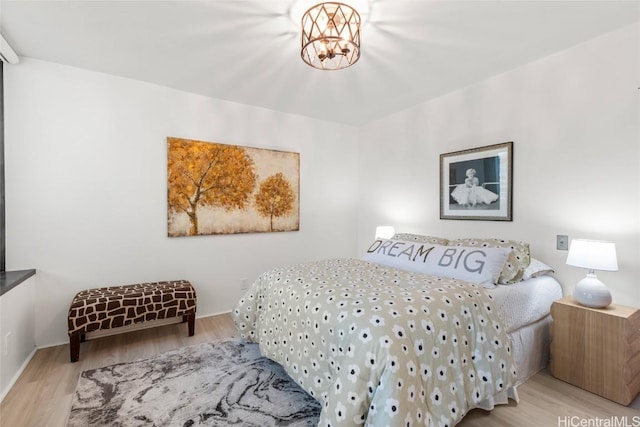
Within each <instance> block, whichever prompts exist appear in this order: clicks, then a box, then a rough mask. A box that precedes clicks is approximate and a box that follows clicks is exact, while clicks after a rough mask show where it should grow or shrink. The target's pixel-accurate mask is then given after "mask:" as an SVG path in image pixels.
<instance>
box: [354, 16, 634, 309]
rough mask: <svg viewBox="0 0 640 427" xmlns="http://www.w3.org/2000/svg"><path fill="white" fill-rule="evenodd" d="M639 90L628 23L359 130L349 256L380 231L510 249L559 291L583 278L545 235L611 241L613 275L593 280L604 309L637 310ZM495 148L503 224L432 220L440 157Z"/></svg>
mask: <svg viewBox="0 0 640 427" xmlns="http://www.w3.org/2000/svg"><path fill="white" fill-rule="evenodd" d="M428 78H429V77H428V75H426V76H425V79H428ZM639 87H640V27H639V26H638V24H636V25H633V26H630V27H626V28H623V29H620V30H618V31H615V32H613V33H610V34H607V35H604V36H602V37H599V38H597V39H594V40H591V41H589V42H587V43H584V44H581V45H579V46H576V47H573V48H571V49H568V50H566V51H563V52H560V53H557V54H555V55H552V56H549V57H547V58H544V59H541V60H539V61H536V62H534V63H531V64H529V65H527V66H524V67H521V68H518V69H516V70H513V71H511V72H509V73H506V74H503V75H499V76H496V77H494V78H491V79H489V80H487V81H485V82H482V83H480V84H477V85H474V86H471V87H468V88H465V89H462V90H459V91H457V92H454V93H451V94H449V95H446V96H443V97H441V98H439V99H436V100H433V101H430V102H426V103H424V104H421V105H418V106H416V107H415V108H411V109H408V110H406V111H402V112H399V113H397V114H394V115H392V116H389V117H386V118H383V119H381V120H378V121H376V122H373V123H370V124H368V125H366V126H364V127H362V129H361V134H360V182H361V183H362V184H363V185H362V187H361V193H360V201H359V214H358V220H359V222H358V223H359V233H358V248H359V251H360V252H362V251H364V249H365V248H366V247H367V245H368V244H370V242H371V240H372V238H373V233H374V228H375V226H376V225H379V224H389V225H394V226H395V227H396V230H397V231H407V232H418V233H423V234H431V235H437V236H443V237H461V236H469V237H482V236H484V237H501V238H507V239H515V240H521V241H525V242H529V243H530V244H531V248H532V253H533V255H534V256H535V257H537V258H539V259H541V260H543V261H544V262H546V263H548V264H550V265H552V266H553V267H555V269H556V271H557V273H556V277H557V278H558V279H559V280H560V281H561V283H562V284H563V287H564V290H565V293H570V292H571V291H572V289H573V285H574V284H575V283H576V282H577V281H578V280H580V278H581V277H583V276H584V274H585V273H586V271H585V270H581V269H579V268H575V267H569V266H567V265H565V260H566V254H567V252H565V251H557V250H556V249H555V236H556V235H557V234H567V235H569V237H570V238H592V239H604V240H612V241H614V242H615V243H616V246H617V252H618V263H619V271H618V272H601V273H599V274H598V275H599V277H600V278H601V279H602V280H603V281H604V282H605V283H606V284H607V285H608V286H609V288H610V289H611V291H612V294H613V298H614V302H618V303H621V304H626V305H633V306H640V286H639V285H638V280H637V278H638V277H640V91H639V90H638V88H639ZM506 141H513V142H514V182H513V184H514V193H513V198H514V214H513V222H491V221H459V220H440V219H439V155H440V154H442V153H448V152H452V151H457V150H463V149H467V148H472V147H480V146H484V145H489V144H496V143H501V142H506Z"/></svg>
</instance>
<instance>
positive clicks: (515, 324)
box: [488, 275, 562, 333]
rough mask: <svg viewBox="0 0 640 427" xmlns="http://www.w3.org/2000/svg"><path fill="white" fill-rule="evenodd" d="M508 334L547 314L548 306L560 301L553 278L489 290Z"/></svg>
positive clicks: (560, 288)
mask: <svg viewBox="0 0 640 427" xmlns="http://www.w3.org/2000/svg"><path fill="white" fill-rule="evenodd" d="M488 292H489V294H490V295H491V297H492V298H493V300H494V301H495V304H496V305H497V309H498V314H499V315H500V317H501V318H502V320H503V322H504V328H505V330H506V332H507V333H511V332H513V331H516V330H518V329H520V328H522V327H524V326H527V325H530V324H533V323H535V322H537V321H539V320H541V319H543V318H544V317H546V316H548V315H549V311H550V309H551V304H552V303H553V302H554V301H555V300H558V299H560V298H562V287H561V286H560V283H558V281H557V280H556V279H555V278H553V277H552V276H548V275H547V276H540V277H535V278H532V279H528V280H525V281H522V282H518V283H516V284H513V285H498V286H496V287H495V288H494V289H489V290H488Z"/></svg>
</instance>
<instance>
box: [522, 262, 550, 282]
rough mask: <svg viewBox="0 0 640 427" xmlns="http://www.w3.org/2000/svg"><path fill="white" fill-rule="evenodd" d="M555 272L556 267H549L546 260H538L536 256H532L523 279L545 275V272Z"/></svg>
mask: <svg viewBox="0 0 640 427" xmlns="http://www.w3.org/2000/svg"><path fill="white" fill-rule="evenodd" d="M551 273H555V271H554V269H553V268H551V267H549V266H548V265H547V264H545V263H544V262H542V261H540V260H537V259H535V258H533V257H532V258H531V262H530V263H529V265H528V266H527V268H525V269H524V273H523V274H522V280H527V279H531V278H533V277H540V276H544V275H545V274H551Z"/></svg>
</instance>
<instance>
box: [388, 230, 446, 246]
mask: <svg viewBox="0 0 640 427" xmlns="http://www.w3.org/2000/svg"><path fill="white" fill-rule="evenodd" d="M391 239H393V240H405V241H407V242H420V243H433V244H434V245H442V246H447V245H448V244H449V241H448V240H447V239H443V238H442V237H434V236H423V235H422V234H411V233H396V234H395V235H394V236H393V237H392V238H391Z"/></svg>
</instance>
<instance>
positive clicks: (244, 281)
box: [240, 277, 249, 291]
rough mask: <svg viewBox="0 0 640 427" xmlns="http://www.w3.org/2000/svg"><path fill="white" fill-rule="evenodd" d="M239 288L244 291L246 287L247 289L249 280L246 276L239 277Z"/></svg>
mask: <svg viewBox="0 0 640 427" xmlns="http://www.w3.org/2000/svg"><path fill="white" fill-rule="evenodd" d="M240 289H242V290H243V291H246V290H247V289H249V281H248V280H247V278H246V277H243V278H242V279H240Z"/></svg>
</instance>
